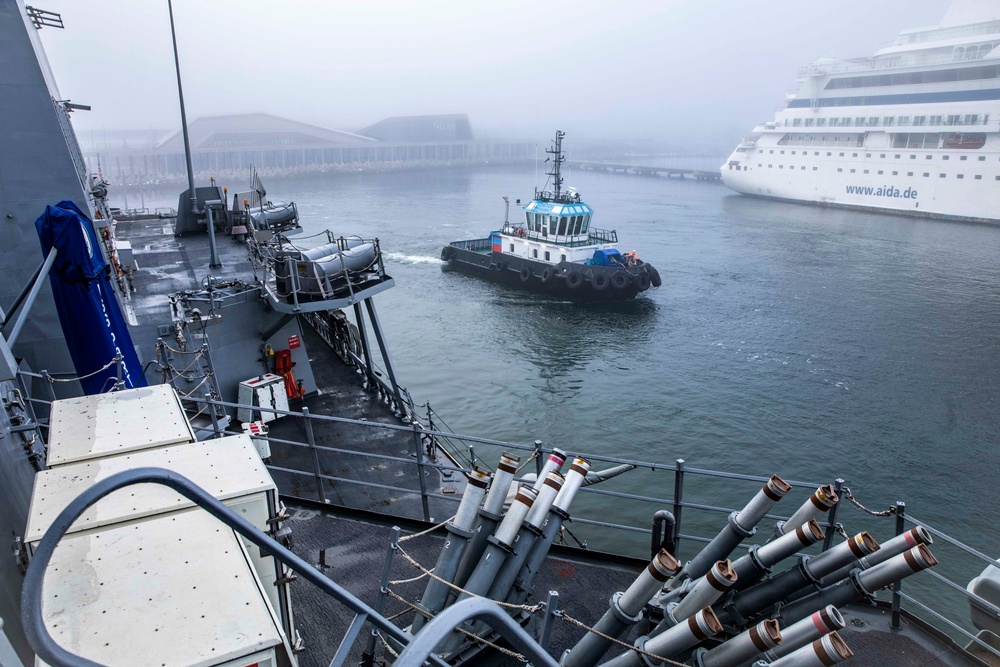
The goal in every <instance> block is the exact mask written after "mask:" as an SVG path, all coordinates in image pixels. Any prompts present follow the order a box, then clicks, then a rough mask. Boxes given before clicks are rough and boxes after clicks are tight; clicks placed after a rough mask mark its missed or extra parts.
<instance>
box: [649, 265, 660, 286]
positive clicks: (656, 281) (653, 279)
mask: <svg viewBox="0 0 1000 667" xmlns="http://www.w3.org/2000/svg"><path fill="white" fill-rule="evenodd" d="M646 272H647V273H648V274H649V282H650V284H652V285H653V287H659V286H660V285H661V283H662V281H661V280H660V272H659V271H657V270H656V269H655V268H653V267H652V266H650V265H649V264H647V265H646Z"/></svg>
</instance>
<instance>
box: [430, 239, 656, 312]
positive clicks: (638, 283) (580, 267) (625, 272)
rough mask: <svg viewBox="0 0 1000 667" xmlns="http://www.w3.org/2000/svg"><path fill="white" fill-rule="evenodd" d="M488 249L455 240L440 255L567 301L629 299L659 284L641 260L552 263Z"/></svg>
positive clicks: (479, 242)
mask: <svg viewBox="0 0 1000 667" xmlns="http://www.w3.org/2000/svg"><path fill="white" fill-rule="evenodd" d="M489 248H490V239H489V238H485V239H476V240H474V241H456V242H454V243H452V244H450V245H447V246H445V247H444V248H443V249H442V250H441V259H442V261H444V262H445V264H446V266H447V267H448V268H451V269H455V270H458V271H462V272H464V273H468V274H472V275H477V276H480V277H483V278H486V279H489V280H493V281H494V282H498V283H501V284H503V285H508V286H510V287H514V288H518V289H522V290H525V291H529V292H535V293H537V294H544V295H546V296H550V297H553V298H557V299H561V300H566V301H585V302H605V303H612V302H619V301H629V300H631V299H634V298H635V297H636V296H638V295H639V294H640V293H642V292H644V291H646V290H647V289H649V288H650V287H651V286H652V287H659V286H660V275H659V273H658V272H657V271H656V269H655V268H653V266H652V265H651V264H647V263H645V262H642V261H639V262H637V263H636V264H635V265H634V266H591V265H587V264H581V263H577V262H560V263H558V264H551V263H548V262H540V261H537V260H532V259H528V258H525V257H516V256H511V255H509V254H504V253H497V252H492V251H490V250H489Z"/></svg>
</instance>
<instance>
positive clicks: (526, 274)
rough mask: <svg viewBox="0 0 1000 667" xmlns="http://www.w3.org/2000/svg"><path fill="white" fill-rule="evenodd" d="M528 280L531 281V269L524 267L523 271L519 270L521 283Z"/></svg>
mask: <svg viewBox="0 0 1000 667" xmlns="http://www.w3.org/2000/svg"><path fill="white" fill-rule="evenodd" d="M529 280H531V267H530V266H526V267H524V268H523V269H521V282H522V283H526V282H528V281H529Z"/></svg>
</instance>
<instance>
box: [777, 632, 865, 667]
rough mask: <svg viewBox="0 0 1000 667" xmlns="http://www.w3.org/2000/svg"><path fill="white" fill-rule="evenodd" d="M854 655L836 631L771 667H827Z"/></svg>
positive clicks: (778, 660) (779, 659)
mask: <svg viewBox="0 0 1000 667" xmlns="http://www.w3.org/2000/svg"><path fill="white" fill-rule="evenodd" d="M853 655H854V651H852V650H851V649H850V647H848V645H847V642H845V641H844V639H843V638H842V637H841V636H840V634H838V633H837V632H836V631H834V632H831V633H830V634H828V635H825V636H823V637H820V638H819V639H817V640H816V641H814V642H813V643H812V644H808V645H806V646H803V647H801V648H799V649H798V650H796V651H793V652H791V653H789V654H788V655H786V656H785V657H783V658H778V659H777V660H775V661H774V662H772V663H771V664H770V666H769V667H827V665H836V664H837V663H838V662H842V661H844V660H847V659H848V658H850V657H851V656H853ZM758 664H759V663H758Z"/></svg>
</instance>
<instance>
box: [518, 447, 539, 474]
mask: <svg viewBox="0 0 1000 667" xmlns="http://www.w3.org/2000/svg"><path fill="white" fill-rule="evenodd" d="M537 458H538V451H537V450H535V451H533V452H531V456H529V457H528V458H527V460H526V461H525V462H524V463H522V464H521V465H519V466H518V467H517V472H521V471H522V470H524V468H525V466H527V465H528V464H529V463H531V462H532V461H534V460H535V459H537Z"/></svg>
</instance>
